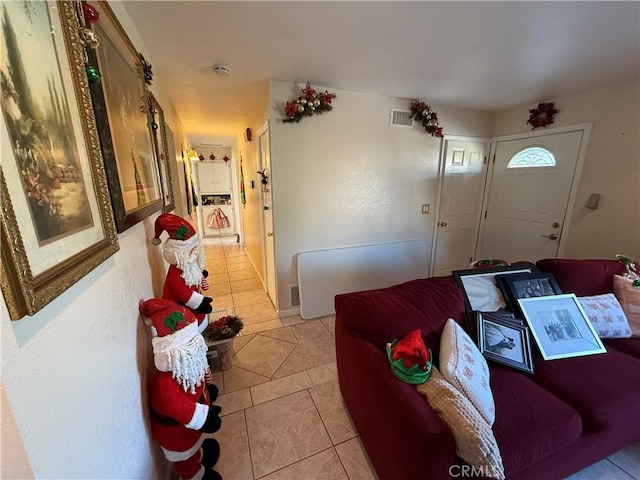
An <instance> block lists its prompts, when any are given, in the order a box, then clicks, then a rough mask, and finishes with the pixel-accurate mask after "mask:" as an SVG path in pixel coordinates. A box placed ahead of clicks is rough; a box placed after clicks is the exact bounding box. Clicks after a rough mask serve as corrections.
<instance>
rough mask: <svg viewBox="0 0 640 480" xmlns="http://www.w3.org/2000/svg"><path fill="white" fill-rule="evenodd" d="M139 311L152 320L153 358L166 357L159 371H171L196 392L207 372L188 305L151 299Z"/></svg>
mask: <svg viewBox="0 0 640 480" xmlns="http://www.w3.org/2000/svg"><path fill="white" fill-rule="evenodd" d="M140 313H142V314H143V315H144V316H145V317H148V318H150V319H151V323H152V326H153V328H154V329H155V332H156V333H157V336H155V337H154V338H153V339H152V340H151V344H152V346H153V353H154V357H160V358H161V359H162V361H163V363H162V364H163V365H164V361H165V360H166V368H164V367H161V366H159V365H158V362H159V361H160V360H159V359H158V358H154V361H155V362H156V366H157V367H158V369H159V370H161V371H171V372H173V377H174V378H175V379H176V381H177V382H178V383H179V384H181V386H182V387H183V389H184V390H185V391H186V390H187V389H190V390H192V391H195V387H196V386H199V385H201V384H202V381H203V380H204V375H205V372H206V367H207V366H208V364H207V356H206V352H207V345H206V343H205V341H204V338H202V335H200V333H199V332H198V322H197V320H196V317H195V315H194V314H193V312H191V310H189V309H188V308H187V307H184V306H182V305H179V304H177V303H175V302H173V301H171V300H167V299H164V298H152V299H151V300H147V301H146V302H142V303H141V304H140Z"/></svg>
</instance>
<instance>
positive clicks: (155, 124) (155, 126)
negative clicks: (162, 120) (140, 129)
mask: <svg viewBox="0 0 640 480" xmlns="http://www.w3.org/2000/svg"><path fill="white" fill-rule="evenodd" d="M151 128H153V129H154V130H157V129H158V124H157V123H156V122H151Z"/></svg>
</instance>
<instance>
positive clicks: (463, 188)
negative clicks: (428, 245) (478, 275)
mask: <svg viewBox="0 0 640 480" xmlns="http://www.w3.org/2000/svg"><path fill="white" fill-rule="evenodd" d="M489 143H490V140H489V139H488V138H466V137H456V136H446V135H445V137H444V150H443V155H442V162H441V171H442V172H443V174H441V182H440V196H439V198H440V200H439V203H438V209H437V214H436V215H437V221H436V230H435V238H434V246H433V260H432V262H431V264H432V268H431V275H433V276H445V275H449V274H451V272H452V271H453V270H462V269H465V268H469V263H470V262H471V260H472V258H473V255H474V251H475V248H476V240H477V238H478V226H479V221H480V210H481V207H482V191H483V189H484V184H485V178H486V173H487V155H488V151H489Z"/></svg>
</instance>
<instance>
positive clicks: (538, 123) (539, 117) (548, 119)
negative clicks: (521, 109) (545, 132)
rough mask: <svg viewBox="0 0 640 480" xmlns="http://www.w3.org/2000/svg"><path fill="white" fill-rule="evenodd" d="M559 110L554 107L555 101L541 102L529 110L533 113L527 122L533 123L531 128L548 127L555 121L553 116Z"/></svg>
mask: <svg viewBox="0 0 640 480" xmlns="http://www.w3.org/2000/svg"><path fill="white" fill-rule="evenodd" d="M558 112H559V110H557V109H555V108H553V102H541V103H539V104H538V106H537V107H536V108H532V109H531V110H529V113H530V114H531V115H530V116H529V120H527V123H528V124H529V125H531V127H532V128H531V130H535V129H536V128H540V127H546V126H547V125H551V124H552V123H553V116H554V115H555V114H556V113H558Z"/></svg>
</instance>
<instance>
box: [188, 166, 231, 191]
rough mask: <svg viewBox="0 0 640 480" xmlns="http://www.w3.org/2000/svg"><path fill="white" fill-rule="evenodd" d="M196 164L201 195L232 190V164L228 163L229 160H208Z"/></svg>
mask: <svg viewBox="0 0 640 480" xmlns="http://www.w3.org/2000/svg"><path fill="white" fill-rule="evenodd" d="M196 165H197V166H198V186H199V187H200V194H201V195H204V194H207V193H229V192H231V175H230V173H231V165H228V164H227V162H225V163H220V162H207V161H203V162H200V163H197V164H196Z"/></svg>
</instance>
